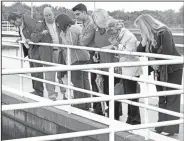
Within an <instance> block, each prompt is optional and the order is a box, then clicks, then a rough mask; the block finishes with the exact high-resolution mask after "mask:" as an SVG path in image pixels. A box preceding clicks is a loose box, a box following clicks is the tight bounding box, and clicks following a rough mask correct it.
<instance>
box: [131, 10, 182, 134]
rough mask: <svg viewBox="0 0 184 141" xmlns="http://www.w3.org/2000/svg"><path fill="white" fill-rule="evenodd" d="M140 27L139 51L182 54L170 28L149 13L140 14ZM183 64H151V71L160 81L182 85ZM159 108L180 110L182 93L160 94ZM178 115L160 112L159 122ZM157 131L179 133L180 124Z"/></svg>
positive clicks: (162, 88)
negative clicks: (177, 48) (178, 50)
mask: <svg viewBox="0 0 184 141" xmlns="http://www.w3.org/2000/svg"><path fill="white" fill-rule="evenodd" d="M134 24H135V25H136V26H137V27H138V28H139V30H140V33H141V36H142V41H141V42H140V44H139V46H138V48H137V51H139V52H149V53H158V54H166V55H175V56H180V55H179V53H178V52H177V50H176V47H175V44H174V40H173V36H172V33H171V31H170V30H169V28H168V27H167V26H166V25H164V24H163V23H161V22H160V21H158V20H156V19H155V18H153V17H152V16H150V15H149V14H143V15H140V16H139V17H138V18H137V19H136V20H135V22H134ZM182 68H183V65H182V64H174V65H162V66H151V67H150V71H151V70H152V71H154V72H155V74H157V75H158V78H157V79H158V81H163V82H169V83H174V84H180V85H181V79H182V77H181V76H182ZM156 88H157V91H165V90H173V88H168V87H162V86H156ZM159 108H163V109H167V110H171V111H175V112H180V95H172V96H160V97H159ZM176 119H179V118H178V117H174V116H171V115H166V114H163V113H159V118H158V122H160V121H169V120H176ZM155 130H156V132H157V133H161V132H166V133H168V136H171V135H174V134H175V133H179V125H172V126H165V127H164V126H163V127H157V128H155Z"/></svg>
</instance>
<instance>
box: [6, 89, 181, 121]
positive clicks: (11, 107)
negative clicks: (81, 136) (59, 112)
mask: <svg viewBox="0 0 184 141" xmlns="http://www.w3.org/2000/svg"><path fill="white" fill-rule="evenodd" d="M2 90H4V88H3V89H2ZM181 93H182V94H183V91H182V90H173V91H162V92H157V93H156V94H155V93H149V94H142V93H141V95H140V94H130V95H116V96H113V97H110V96H108V95H107V96H105V97H93V98H82V99H72V100H59V101H51V102H48V103H45V102H33V103H23V104H11V105H3V106H2V111H6V110H18V109H28V108H37V107H45V106H58V105H69V104H81V103H91V102H100V101H109V100H111V99H113V100H119V99H121V100H122V99H134V98H148V97H153V96H165V95H178V94H181ZM122 102H123V101H122ZM155 108H156V107H155ZM154 110H155V109H154ZM173 113H175V115H176V116H179V117H181V118H183V114H179V113H176V112H171V114H173Z"/></svg>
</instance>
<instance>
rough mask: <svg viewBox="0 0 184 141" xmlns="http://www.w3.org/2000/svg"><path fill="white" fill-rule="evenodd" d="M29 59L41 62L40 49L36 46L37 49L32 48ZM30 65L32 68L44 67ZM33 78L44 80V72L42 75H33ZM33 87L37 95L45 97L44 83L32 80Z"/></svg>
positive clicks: (32, 63) (37, 64)
mask: <svg viewBox="0 0 184 141" xmlns="http://www.w3.org/2000/svg"><path fill="white" fill-rule="evenodd" d="M28 57H29V58H30V59H35V60H41V57H40V51H39V47H36V46H35V47H32V48H30V49H29V51H28ZM29 64H30V68H35V67H43V65H42V64H39V63H34V62H29ZM31 76H32V77H36V78H40V79H43V73H42V72H41V73H31ZM32 86H33V89H34V90H35V91H36V94H38V95H39V96H42V97H43V91H44V87H43V83H42V82H40V81H36V80H32Z"/></svg>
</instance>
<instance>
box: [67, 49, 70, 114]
mask: <svg viewBox="0 0 184 141" xmlns="http://www.w3.org/2000/svg"><path fill="white" fill-rule="evenodd" d="M67 62H68V63H67V65H68V66H71V49H70V48H69V47H67ZM67 74H68V100H69V99H70V95H71V90H70V88H69V86H70V84H71V71H68V73H67ZM70 107H71V105H70ZM68 113H71V108H69V111H68Z"/></svg>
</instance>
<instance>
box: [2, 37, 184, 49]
mask: <svg viewBox="0 0 184 141" xmlns="http://www.w3.org/2000/svg"><path fill="white" fill-rule="evenodd" d="M4 43H16V40H4V39H2V44H3V45H6V44H4ZM16 44H17V45H19V44H18V43H16ZM175 46H176V47H181V48H183V47H184V45H183V44H175Z"/></svg>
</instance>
